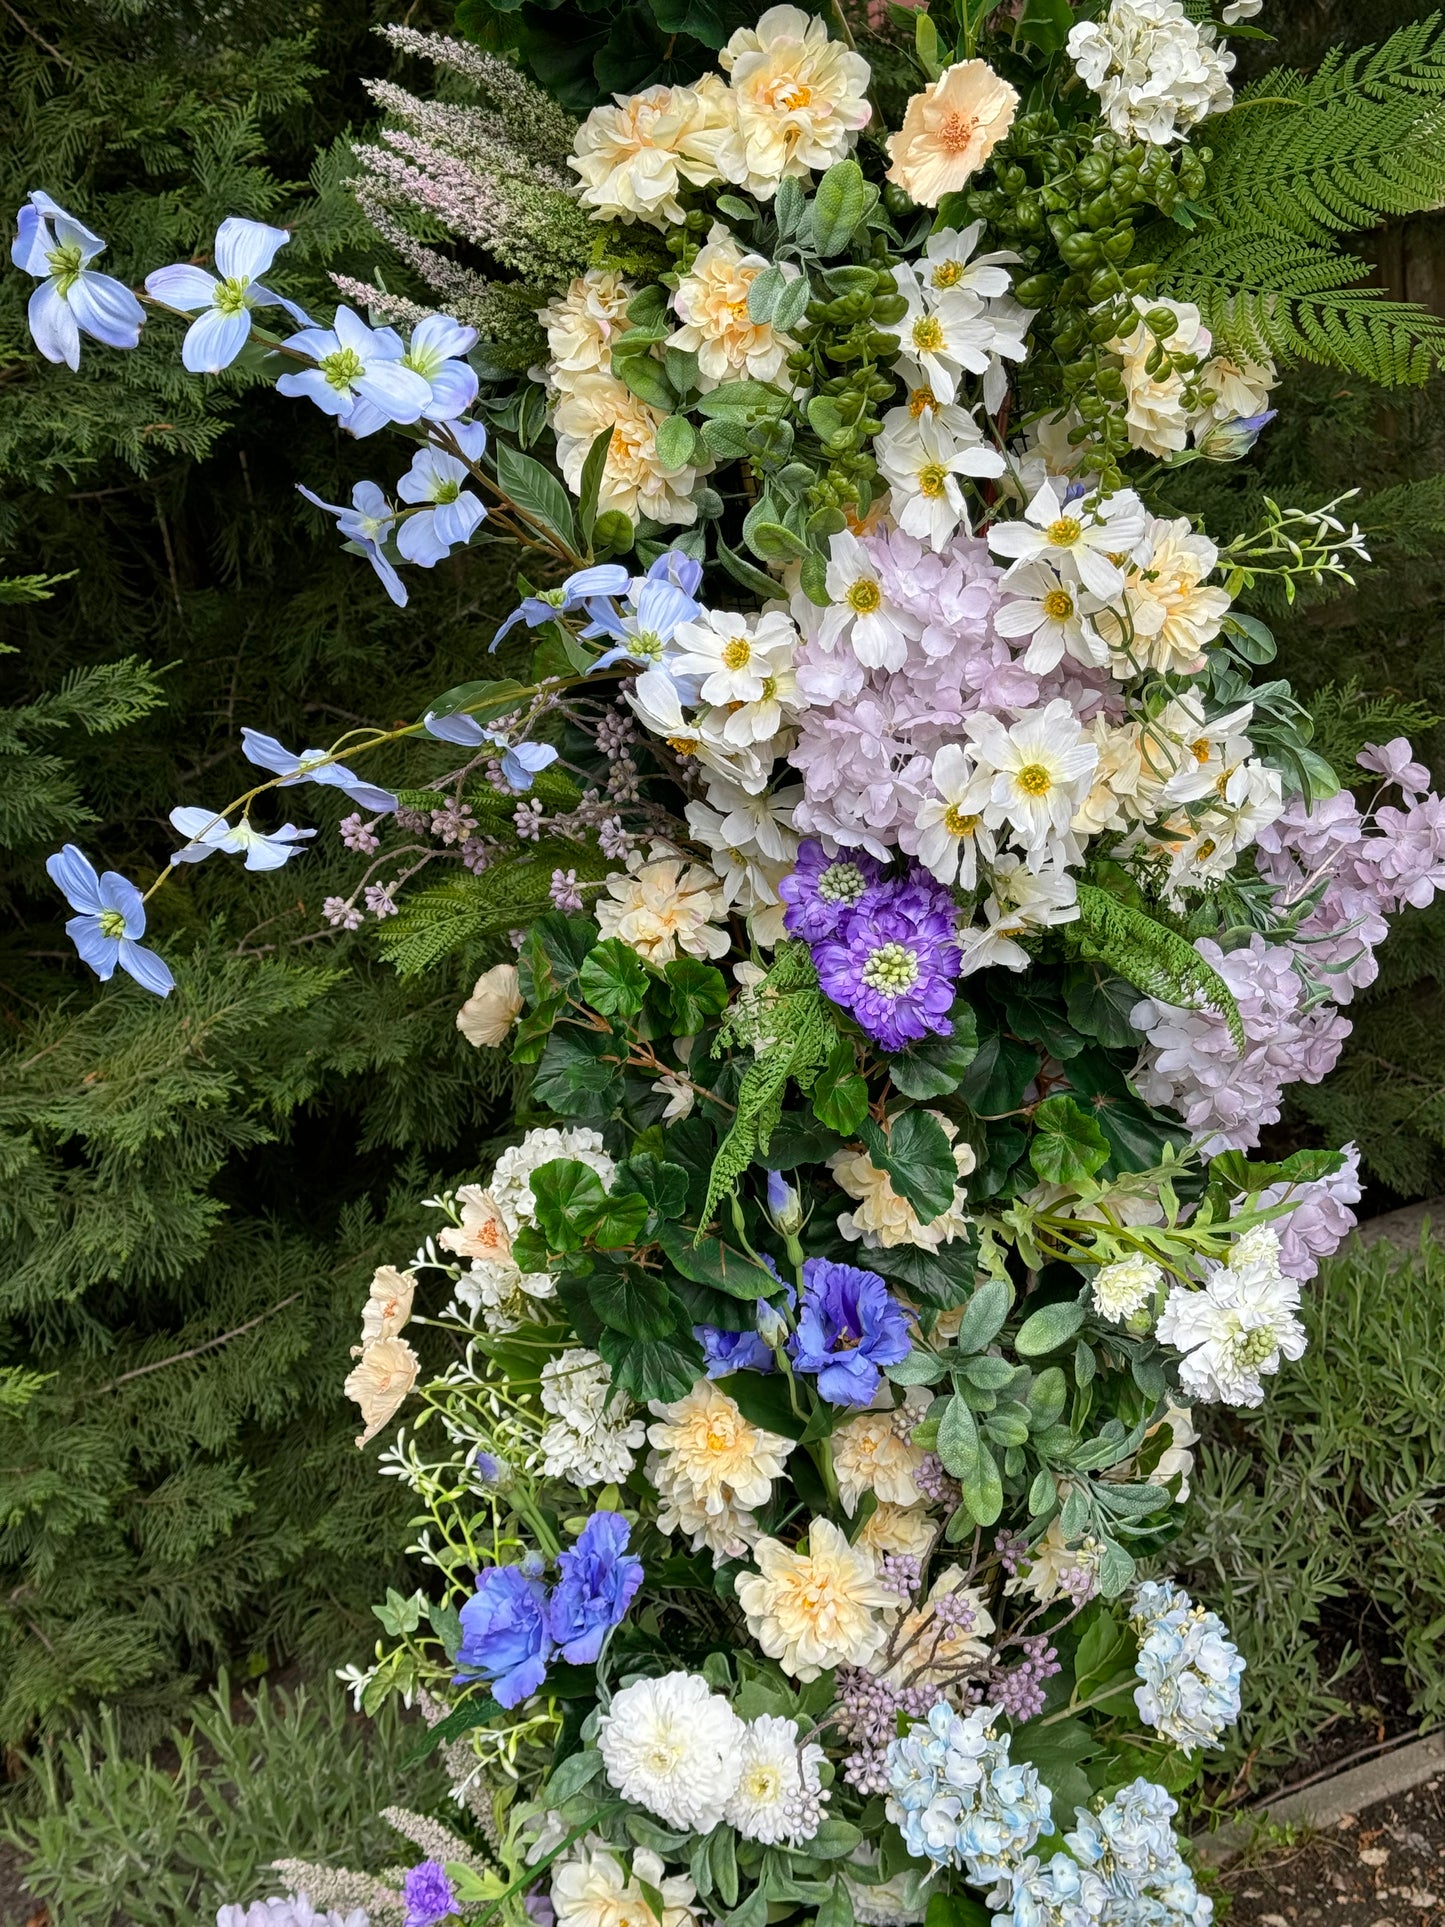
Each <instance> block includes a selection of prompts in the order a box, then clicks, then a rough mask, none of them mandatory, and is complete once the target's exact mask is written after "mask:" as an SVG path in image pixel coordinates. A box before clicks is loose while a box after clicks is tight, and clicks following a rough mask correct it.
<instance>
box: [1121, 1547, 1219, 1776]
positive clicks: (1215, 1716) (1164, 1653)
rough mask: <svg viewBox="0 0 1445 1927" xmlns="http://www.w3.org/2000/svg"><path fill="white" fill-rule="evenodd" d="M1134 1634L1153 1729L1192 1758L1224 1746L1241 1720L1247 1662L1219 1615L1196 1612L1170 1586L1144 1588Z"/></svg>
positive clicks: (1141, 1690) (1140, 1703)
mask: <svg viewBox="0 0 1445 1927" xmlns="http://www.w3.org/2000/svg"><path fill="white" fill-rule="evenodd" d="M1133 1626H1134V1631H1135V1633H1136V1635H1137V1636H1138V1639H1139V1659H1138V1663H1137V1665H1136V1666H1135V1668H1134V1670H1135V1672H1136V1673H1137V1674H1138V1675H1139V1678H1140V1679H1141V1680H1142V1682H1143V1684H1142V1685H1140V1686H1137V1687H1135V1689H1134V1704H1135V1705H1136V1706H1137V1707H1138V1709H1139V1717H1140V1719H1142V1720H1143V1721H1144V1723H1145V1725H1146V1726H1152V1727H1155V1728H1157V1730H1158V1731H1159V1732H1161V1733H1162V1734H1163V1735H1164V1736H1165V1738H1166V1739H1170V1740H1173V1742H1174V1744H1175V1745H1176V1746H1179V1747H1182V1748H1183V1750H1184V1751H1185V1752H1186V1753H1192V1752H1193V1751H1194V1750H1195V1748H1196V1747H1204V1746H1218V1744H1219V1739H1220V1735H1221V1734H1222V1733H1223V1732H1224V1730H1225V1728H1226V1727H1229V1726H1232V1725H1233V1724H1234V1722H1235V1721H1236V1720H1237V1719H1238V1718H1239V1682H1240V1677H1241V1675H1242V1674H1243V1672H1244V1660H1243V1658H1242V1657H1241V1656H1240V1652H1239V1649H1238V1647H1236V1646H1235V1645H1234V1644H1233V1642H1232V1641H1231V1639H1230V1638H1229V1634H1228V1631H1227V1629H1226V1627H1225V1625H1224V1622H1223V1620H1222V1619H1220V1618H1219V1616H1218V1614H1216V1613H1211V1612H1206V1611H1205V1609H1204V1608H1203V1607H1202V1606H1196V1605H1195V1604H1194V1602H1193V1600H1192V1599H1191V1598H1190V1597H1189V1594H1188V1593H1187V1592H1185V1591H1184V1589H1183V1588H1182V1587H1180V1586H1176V1585H1175V1584H1174V1583H1173V1582H1172V1581H1171V1580H1167V1579H1165V1580H1153V1579H1149V1580H1146V1581H1145V1582H1144V1584H1143V1585H1141V1586H1140V1587H1139V1589H1138V1591H1137V1592H1136V1593H1135V1595H1134V1614H1133Z"/></svg>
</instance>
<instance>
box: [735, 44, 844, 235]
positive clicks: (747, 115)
mask: <svg viewBox="0 0 1445 1927" xmlns="http://www.w3.org/2000/svg"><path fill="white" fill-rule="evenodd" d="M718 65H719V66H720V67H721V68H722V69H723V71H724V73H727V74H729V75H730V76H731V88H732V96H733V101H734V104H735V106H736V110H737V117H738V131H739V133H740V134H741V135H742V141H743V157H744V159H743V165H744V174H743V175H742V176H740V177H739V176H734V178H735V179H737V180H738V184H739V185H740V186H744V187H746V188H747V189H748V191H749V192H750V193H753V194H756V195H758V196H759V197H760V198H761V199H763V200H768V199H770V198H771V196H772V195H773V194H774V193H775V192H776V190H777V186H778V182H779V181H781V180H782V179H783V177H784V175H787V174H807V173H808V171H809V170H810V169H813V168H816V169H818V170H820V171H821V170H822V169H824V168H828V167H831V166H832V165H833V163H834V161H841V160H843V159H844V158H845V157H846V155H848V154H849V153H850V152H851V151H852V147H853V142H854V137H855V136H856V135H857V133H858V130H859V129H860V128H862V127H866V126H867V125H868V121H869V117H870V116H871V114H872V112H873V109H872V107H871V106H870V105H869V102H868V83H869V81H870V79H871V78H872V75H871V73H870V70H869V66H868V62H867V61H866V60H865V59H864V58H863V56H862V55H861V54H856V53H853V52H852V51H851V50H850V49H849V48H847V47H844V46H842V45H841V44H840V43H839V42H838V41H836V40H830V39H829V38H828V29H827V27H826V25H825V24H824V23H823V21H821V20H820V19H818V18H817V17H816V16H814V15H809V14H806V13H804V12H803V11H802V9H801V8H800V7H769V9H768V11H767V12H766V13H765V14H764V15H763V17H762V18H761V20H759V21H758V24H757V25H756V26H755V27H739V29H738V31H737V32H736V33H735V34H734V35H733V37H732V39H731V40H729V42H728V43H727V45H726V46H725V47H724V48H723V50H722V52H721V53H720V54H719V55H718Z"/></svg>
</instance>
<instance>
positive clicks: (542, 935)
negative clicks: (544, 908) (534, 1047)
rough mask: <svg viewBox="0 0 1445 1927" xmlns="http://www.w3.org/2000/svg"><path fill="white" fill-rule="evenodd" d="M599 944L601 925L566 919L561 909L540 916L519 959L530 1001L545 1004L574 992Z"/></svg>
mask: <svg viewBox="0 0 1445 1927" xmlns="http://www.w3.org/2000/svg"><path fill="white" fill-rule="evenodd" d="M596 942H597V925H596V924H595V923H591V922H589V921H588V919H587V918H586V917H568V916H564V915H563V914H562V912H561V911H560V910H549V911H548V912H547V914H546V915H545V916H541V917H538V918H537V919H536V921H535V922H534V923H533V924H532V925H531V927H530V929H529V930H528V932H527V941H526V942H525V943H524V944H523V946H522V950H521V954H520V956H519V957H518V958H517V969H518V972H519V974H520V976H521V983H522V995H523V996H524V997H525V998H526V1000H527V1002H528V1003H529V1004H536V1003H541V1002H542V1001H543V1000H544V999H545V998H549V997H553V996H556V995H557V993H558V992H559V991H567V990H570V989H571V988H572V986H573V984H574V983H576V981H577V977H578V974H579V973H580V971H581V969H582V965H583V964H584V962H585V961H586V959H587V957H588V956H589V955H590V953H591V951H592V949H593V947H594V945H595V944H596Z"/></svg>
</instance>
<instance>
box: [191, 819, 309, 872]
mask: <svg viewBox="0 0 1445 1927" xmlns="http://www.w3.org/2000/svg"><path fill="white" fill-rule="evenodd" d="M171 822H172V823H174V825H175V826H176V828H177V829H178V830H179V831H180V833H181V835H182V836H184V837H186V838H188V839H189V840H188V842H187V843H186V846H185V848H184V849H183V850H177V851H176V853H175V855H174V856H173V857H172V858H171V862H172V863H201V862H203V861H204V860H205V858H206V857H208V856H212V855H214V854H215V852H216V851H217V850H224V851H225V852H226V853H227V854H228V855H230V856H240V855H241V854H242V852H244V853H245V857H246V868H247V869H248V870H279V869H280V868H281V866H282V864H283V863H289V862H290V860H291V858H292V857H293V856H295V854H296V851H297V847H298V846H299V845H300V844H302V843H304V842H305V841H306V839H307V837H309V836H315V834H316V832H315V830H298V829H297V827H296V825H295V824H294V823H283V824H282V825H281V827H280V829H279V830H258V829H255V828H253V827H252V825H251V823H250V822H249V821H248V820H247V819H246V818H245V817H242V819H241V821H240V822H239V823H237V824H235V825H234V826H233V825H232V824H230V823H228V822H227V821H226V819H225V817H224V816H217V814H216V812H215V811H214V810H205V809H201V808H200V807H198V806H193V805H190V804H185V805H181V806H179V807H177V808H176V809H173V810H172V811H171Z"/></svg>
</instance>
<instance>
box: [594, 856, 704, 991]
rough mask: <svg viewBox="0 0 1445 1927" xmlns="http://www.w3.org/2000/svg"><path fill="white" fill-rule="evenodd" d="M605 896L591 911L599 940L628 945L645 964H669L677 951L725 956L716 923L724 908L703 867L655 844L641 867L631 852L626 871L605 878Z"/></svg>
mask: <svg viewBox="0 0 1445 1927" xmlns="http://www.w3.org/2000/svg"><path fill="white" fill-rule="evenodd" d="M634 866H635V867H634ZM607 891H608V895H607V896H606V897H599V899H598V901H597V905H596V909H595V911H594V915H595V916H596V918H597V922H598V925H599V927H600V929H601V932H602V935H603V936H604V937H620V938H621V939H622V941H623V942H624V943H630V944H631V945H632V948H633V949H634V950H635V951H636V952H637V954H638V956H639V957H643V958H645V959H646V961H647V962H648V963H654V964H665V963H671V962H672V960H673V958H674V957H675V956H677V954H678V952H679V951H682V952H684V953H685V954H686V955H687V956H689V957H698V958H703V957H721V956H723V955H725V954H726V952H727V949H728V946H729V943H730V941H731V940H730V938H729V937H728V933H727V932H726V930H720V929H719V928H718V927H717V920H718V919H721V918H723V917H725V916H726V915H727V906H726V903H725V902H724V898H723V888H722V884H721V883H720V882H719V881H718V879H717V877H715V876H714V875H713V873H712V871H711V870H709V869H708V868H707V866H706V864H702V863H684V861H683V859H682V858H681V857H678V856H673V855H671V854H669V853H668V851H667V848H666V846H665V845H663V844H654V845H653V847H652V852H651V856H650V858H649V860H648V861H647V862H646V863H643V862H641V861H640V860H639V857H638V853H637V852H636V851H634V852H633V854H632V857H631V859H630V860H629V865H628V868H627V870H626V871H616V872H614V874H613V875H612V876H610V877H608V879H607ZM609 897H610V899H611V901H610V902H609V900H608V898H609Z"/></svg>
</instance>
